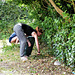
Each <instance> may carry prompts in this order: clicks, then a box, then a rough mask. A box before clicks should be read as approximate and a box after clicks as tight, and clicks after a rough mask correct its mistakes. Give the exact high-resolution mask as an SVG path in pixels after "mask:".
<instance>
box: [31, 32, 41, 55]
mask: <svg viewBox="0 0 75 75" xmlns="http://www.w3.org/2000/svg"><path fill="white" fill-rule="evenodd" d="M32 36H33V37H34V38H35V43H36V46H37V49H38V54H40V48H39V42H38V36H37V34H36V32H32Z"/></svg>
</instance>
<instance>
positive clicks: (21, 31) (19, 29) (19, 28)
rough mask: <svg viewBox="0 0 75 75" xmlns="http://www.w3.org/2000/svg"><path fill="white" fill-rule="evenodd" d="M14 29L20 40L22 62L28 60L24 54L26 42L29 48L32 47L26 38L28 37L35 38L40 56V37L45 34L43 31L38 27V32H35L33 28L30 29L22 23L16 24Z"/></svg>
mask: <svg viewBox="0 0 75 75" xmlns="http://www.w3.org/2000/svg"><path fill="white" fill-rule="evenodd" d="M13 29H14V31H15V33H16V35H17V37H18V39H19V42H20V57H21V60H23V61H26V60H27V56H25V54H24V51H25V46H26V42H28V45H29V47H30V46H31V43H30V41H29V40H28V39H27V38H26V36H33V37H34V38H35V42H36V46H37V50H38V54H40V48H39V42H38V36H40V35H41V34H42V33H43V31H42V29H40V28H39V27H37V28H36V30H35V29H33V28H32V27H30V26H28V25H26V24H22V23H18V24H16V25H15V26H14V28H13ZM25 34H26V35H25Z"/></svg>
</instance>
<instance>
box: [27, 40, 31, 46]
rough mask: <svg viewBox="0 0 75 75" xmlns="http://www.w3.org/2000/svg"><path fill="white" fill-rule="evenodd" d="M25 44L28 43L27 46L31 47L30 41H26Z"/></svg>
mask: <svg viewBox="0 0 75 75" xmlns="http://www.w3.org/2000/svg"><path fill="white" fill-rule="evenodd" d="M27 42H28V46H29V47H30V46H31V43H30V41H29V40H28V39H27Z"/></svg>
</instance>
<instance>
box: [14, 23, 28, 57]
mask: <svg viewBox="0 0 75 75" xmlns="http://www.w3.org/2000/svg"><path fill="white" fill-rule="evenodd" d="M14 31H15V32H16V35H17V37H18V38H19V41H20V57H23V56H25V46H26V41H27V40H26V37H25V35H24V32H23V30H22V27H21V26H20V25H18V24H17V25H15V26H14Z"/></svg>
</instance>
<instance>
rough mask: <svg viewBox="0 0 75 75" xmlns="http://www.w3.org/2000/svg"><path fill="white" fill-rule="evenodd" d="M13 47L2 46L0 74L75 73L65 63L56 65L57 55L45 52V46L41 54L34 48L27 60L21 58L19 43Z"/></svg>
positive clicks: (67, 74)
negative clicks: (23, 60)
mask: <svg viewBox="0 0 75 75" xmlns="http://www.w3.org/2000/svg"><path fill="white" fill-rule="evenodd" d="M13 47H14V48H12V47H8V46H7V47H6V48H0V51H1V50H2V51H1V52H0V75H74V74H72V71H71V69H70V68H69V67H67V66H65V65H64V64H63V63H61V65H59V66H55V65H54V62H55V61H56V60H55V57H53V56H52V55H48V54H47V53H44V51H45V50H46V49H47V48H46V47H44V46H42V47H41V50H43V53H41V55H39V56H38V55H37V51H36V50H35V49H36V48H33V52H32V54H31V56H30V57H28V59H29V60H28V61H26V62H22V61H21V60H20V55H19V48H18V47H19V45H18V46H17V45H16V46H13ZM4 49H6V50H4ZM7 49H8V50H7Z"/></svg>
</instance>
